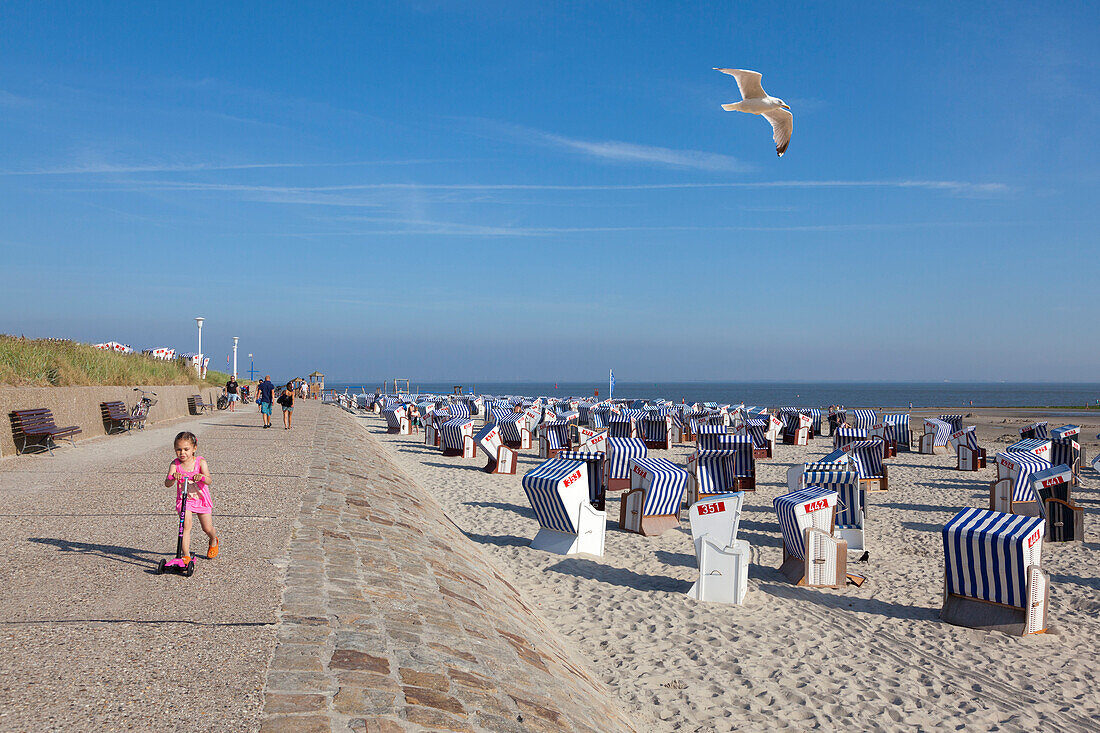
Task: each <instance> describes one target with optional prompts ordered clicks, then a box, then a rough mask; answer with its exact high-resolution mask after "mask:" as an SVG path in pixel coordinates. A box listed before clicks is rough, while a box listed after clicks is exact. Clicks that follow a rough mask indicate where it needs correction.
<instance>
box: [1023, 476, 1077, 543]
mask: <svg viewBox="0 0 1100 733" xmlns="http://www.w3.org/2000/svg"><path fill="white" fill-rule="evenodd" d="M1072 485H1073V471H1072V469H1070V467H1069V466H1067V465H1066V464H1064V463H1062V464H1059V465H1057V466H1053V467H1051V468H1048V469H1046V470H1044V471H1039V472H1038V473H1035V474H1034V475H1033V476H1032V477H1031V487H1032V490H1033V491H1034V492H1035V493H1036V495H1037V496H1038V497H1039V513H1040V515H1041V516H1042V517H1043V519H1045V520H1046V522H1047V524H1046V537H1045V539H1046V540H1047V541H1048V542H1082V541H1084V539H1085V510H1084V509H1083V508H1082V507H1079V506H1077V505H1076V504H1074V503H1073V499H1072V498H1071V496H1070V487H1071V486H1072Z"/></svg>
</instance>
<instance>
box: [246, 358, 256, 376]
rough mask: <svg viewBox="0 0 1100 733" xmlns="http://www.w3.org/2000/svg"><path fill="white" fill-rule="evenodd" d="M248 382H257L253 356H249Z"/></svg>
mask: <svg viewBox="0 0 1100 733" xmlns="http://www.w3.org/2000/svg"><path fill="white" fill-rule="evenodd" d="M248 380H249V381H250V382H255V381H256V367H255V366H253V364H252V354H249V355H248Z"/></svg>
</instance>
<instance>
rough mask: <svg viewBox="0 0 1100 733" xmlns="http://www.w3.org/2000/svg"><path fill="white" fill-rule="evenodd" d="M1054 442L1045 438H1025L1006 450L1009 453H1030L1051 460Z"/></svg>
mask: <svg viewBox="0 0 1100 733" xmlns="http://www.w3.org/2000/svg"><path fill="white" fill-rule="evenodd" d="M1053 447H1054V443H1053V441H1051V440H1049V439H1044V438H1025V439H1023V440H1019V441H1016V442H1015V443H1013V444H1012V445H1010V446H1008V447H1007V448H1005V451H1007V452H1009V453H1030V454H1032V455H1034V456H1038V457H1039V458H1045V459H1047V460H1048V461H1049V460H1050V459H1051V453H1052V448H1053Z"/></svg>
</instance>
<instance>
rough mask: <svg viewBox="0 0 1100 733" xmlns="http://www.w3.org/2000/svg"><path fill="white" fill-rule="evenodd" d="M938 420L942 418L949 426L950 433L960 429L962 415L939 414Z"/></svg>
mask: <svg viewBox="0 0 1100 733" xmlns="http://www.w3.org/2000/svg"><path fill="white" fill-rule="evenodd" d="M940 420H943V421H944V422H945V423H947V424H948V425H950V426H951V432H952V433H957V432H959V431H960V430H962V424H963V416H962V415H940Z"/></svg>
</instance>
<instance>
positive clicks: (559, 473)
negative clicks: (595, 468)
mask: <svg viewBox="0 0 1100 733" xmlns="http://www.w3.org/2000/svg"><path fill="white" fill-rule="evenodd" d="M521 483H522V484H523V491H524V493H525V494H527V500H528V501H529V502H530V503H531V508H532V509H533V510H534V512H535V519H537V520H538V523H539V531H538V534H536V535H535V538H534V539H533V540H531V547H532V548H533V549H536V550H545V551H547V552H553V553H556V554H558V555H574V554H577V553H581V552H583V553H587V554H589V555H603V545H604V529H605V526H606V519H607V515H606V514H604V513H603V512H602V511H597V510H596V509H594V508H593V507H592V504H591V503H589V501H588V464H587V463H586V462H585V461H565V460H561V459H558V458H555V459H553V460H549V461H546V462H545V463H543V464H541V465H539V466H536V467H535V468H533V469H532V470H530V471H528V472H527V473H526V474H524V476H523V479H522V480H521Z"/></svg>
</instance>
